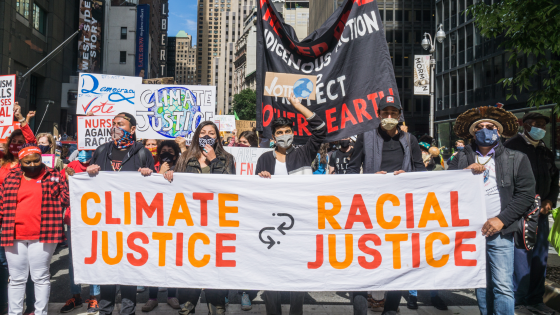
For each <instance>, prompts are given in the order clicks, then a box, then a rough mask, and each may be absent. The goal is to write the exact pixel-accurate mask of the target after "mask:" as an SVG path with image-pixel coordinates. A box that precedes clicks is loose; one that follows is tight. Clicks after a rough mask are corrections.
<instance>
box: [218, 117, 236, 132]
mask: <svg viewBox="0 0 560 315" xmlns="http://www.w3.org/2000/svg"><path fill="white" fill-rule="evenodd" d="M216 120H218V121H219V124H216V125H217V126H218V128H219V129H220V131H233V129H235V116H234V115H214V121H216Z"/></svg>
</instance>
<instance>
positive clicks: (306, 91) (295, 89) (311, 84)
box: [264, 72, 317, 100]
mask: <svg viewBox="0 0 560 315" xmlns="http://www.w3.org/2000/svg"><path fill="white" fill-rule="evenodd" d="M316 83H317V77H316V76H312V75H301V74H288V73H276V72H267V73H266V78H265V82H264V95H266V96H274V97H290V95H291V94H292V93H294V96H295V97H300V98H308V99H310V100H315V85H316Z"/></svg>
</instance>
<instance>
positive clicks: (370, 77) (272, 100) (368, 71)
mask: <svg viewBox="0 0 560 315" xmlns="http://www.w3.org/2000/svg"><path fill="white" fill-rule="evenodd" d="M266 72H280V73H291V74H302V75H316V76H317V83H316V86H315V87H314V88H315V92H316V99H315V100H311V101H310V100H308V99H304V100H303V101H302V104H303V105H307V106H308V107H309V109H310V110H311V111H313V112H315V113H316V114H317V115H319V116H320V117H321V118H322V119H323V120H324V121H325V123H326V124H327V133H328V135H327V140H326V141H334V140H338V139H342V138H346V137H350V136H352V135H356V134H360V133H363V132H365V131H368V130H371V129H372V128H374V126H376V125H377V122H378V119H377V102H378V101H379V99H380V98H382V97H383V96H384V95H394V96H395V97H397V98H398V97H399V95H398V91H397V85H396V81H395V73H394V70H393V64H392V62H391V57H390V55H389V49H388V47H387V41H386V39H385V31H384V29H383V23H382V21H381V18H380V15H379V10H378V8H377V2H376V1H374V0H346V1H345V2H344V3H343V4H342V5H341V6H340V7H339V8H338V10H336V11H335V12H334V13H333V15H332V16H331V17H329V19H328V20H327V21H326V22H325V23H324V24H323V25H322V26H321V27H320V28H319V29H317V30H315V31H314V32H313V33H311V34H310V35H309V36H307V38H305V39H304V40H302V41H298V38H297V36H296V34H295V32H294V30H293V28H292V27H291V26H290V25H288V24H285V23H284V21H283V19H282V17H280V16H279V15H278V13H277V12H276V9H275V8H274V5H273V4H272V1H271V0H259V2H258V14H257V128H258V130H261V131H263V132H264V137H266V138H271V131H270V123H271V122H272V120H273V119H274V118H276V117H280V116H283V117H287V118H289V119H291V120H292V121H293V122H294V133H295V136H296V137H295V141H296V142H298V143H302V142H304V141H306V140H307V137H308V136H310V135H311V132H310V131H309V130H308V129H307V122H306V120H305V118H304V117H303V116H302V115H300V114H298V113H295V112H294V110H293V107H292V106H291V105H290V104H289V102H288V100H287V98H283V97H271V96H265V95H263V93H264V88H265V86H264V85H265V76H266ZM268 88H269V89H270V88H271V87H268Z"/></svg>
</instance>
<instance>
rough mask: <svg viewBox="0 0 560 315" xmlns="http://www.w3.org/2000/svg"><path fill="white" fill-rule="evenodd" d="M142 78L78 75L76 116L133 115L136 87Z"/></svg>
mask: <svg viewBox="0 0 560 315" xmlns="http://www.w3.org/2000/svg"><path fill="white" fill-rule="evenodd" d="M141 84H142V78H139V77H123V76H120V75H107V74H93V73H80V80H79V85H78V104H77V106H76V114H77V115H85V114H87V112H90V111H91V112H92V113H93V114H94V115H113V116H115V115H116V114H118V113H121V112H128V113H134V110H135V107H134V97H135V95H136V91H135V89H136V86H137V85H141Z"/></svg>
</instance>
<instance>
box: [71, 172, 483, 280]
mask: <svg viewBox="0 0 560 315" xmlns="http://www.w3.org/2000/svg"><path fill="white" fill-rule="evenodd" d="M482 176H483V175H473V174H472V173H471V172H470V170H469V171H447V172H419V173H405V174H401V175H398V176H394V175H393V174H386V175H374V174H368V175H345V176H273V177H272V179H263V178H260V177H258V176H231V175H217V174H215V175H206V174H184V173H175V174H174V180H173V182H172V183H170V182H169V181H167V180H166V179H164V178H163V176H162V175H159V174H152V175H151V176H148V177H143V176H142V175H141V174H140V173H138V172H120V173H117V172H101V173H100V174H99V175H97V176H95V177H90V176H88V175H87V174H76V175H74V176H73V177H71V178H70V202H71V209H72V211H74V212H75V213H73V214H72V230H71V233H72V239H73V240H78V241H74V242H72V256H73V257H72V259H73V265H74V280H75V282H76V283H96V284H121V285H134V286H136V285H141V286H150V287H171V288H174V287H191V288H215V289H236V288H243V289H244V290H248V289H253V290H279V291H366V290H409V289H416V290H435V289H463V288H483V287H486V262H485V255H486V248H485V245H486V239H485V237H484V236H483V235H482V233H481V232H480V230H481V228H482V226H483V224H484V222H485V221H486V206H485V202H484V189H483V178H482ZM426 183H434V184H433V185H428V184H426Z"/></svg>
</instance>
